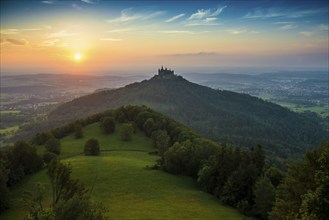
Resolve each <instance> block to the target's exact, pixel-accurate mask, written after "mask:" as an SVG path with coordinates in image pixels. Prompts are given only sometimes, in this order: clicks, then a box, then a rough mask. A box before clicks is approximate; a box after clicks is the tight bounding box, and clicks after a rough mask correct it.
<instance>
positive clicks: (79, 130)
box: [74, 124, 83, 139]
mask: <svg viewBox="0 0 329 220" xmlns="http://www.w3.org/2000/svg"><path fill="white" fill-rule="evenodd" d="M74 136H75V138H76V139H80V138H82V137H83V132H82V125H81V124H77V125H75V127H74Z"/></svg>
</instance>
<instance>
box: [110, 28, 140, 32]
mask: <svg viewBox="0 0 329 220" xmlns="http://www.w3.org/2000/svg"><path fill="white" fill-rule="evenodd" d="M133 30H134V29H132V28H122V29H113V30H108V31H106V32H107V33H126V32H130V31H133Z"/></svg>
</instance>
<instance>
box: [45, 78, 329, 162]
mask: <svg viewBox="0 0 329 220" xmlns="http://www.w3.org/2000/svg"><path fill="white" fill-rule="evenodd" d="M128 104H138V105H141V104H143V105H146V106H149V107H151V108H154V109H155V110H157V111H160V112H163V113H165V114H168V115H170V116H172V117H173V118H175V119H176V120H178V121H180V122H183V123H184V124H186V125H188V126H190V127H192V128H193V129H195V130H197V131H199V132H200V133H202V134H203V135H205V136H206V137H209V138H211V139H213V140H215V141H220V142H225V143H233V144H236V145H239V146H244V147H247V146H252V145H255V144H262V145H263V146H264V148H265V150H266V151H267V152H268V153H269V154H270V155H273V156H279V157H283V158H285V157H291V156H295V155H302V153H303V152H304V151H305V150H306V149H308V148H310V147H312V146H315V145H317V144H318V143H319V142H320V141H321V140H323V139H324V138H326V132H325V131H324V129H323V128H322V127H321V126H320V125H319V120H320V119H318V118H317V117H316V116H314V115H307V114H299V113H295V112H292V111H290V110H288V109H286V108H283V107H281V106H279V105H276V104H273V103H270V102H267V101H264V100H262V99H259V98H256V97H252V96H250V95H246V94H239V93H235V92H230V91H221V90H214V89H211V88H208V87H205V86H200V85H198V84H195V83H191V82H189V81H187V80H186V79H184V78H183V77H181V76H176V75H172V76H165V77H163V76H158V75H156V76H154V77H153V78H151V79H149V80H144V81H142V82H139V83H133V84H130V85H127V86H125V87H122V88H119V89H115V90H110V91H101V92H98V93H94V94H91V95H87V96H83V97H80V98H77V99H75V100H73V101H71V102H68V103H65V104H63V105H61V106H59V107H58V108H57V109H56V110H55V111H53V112H52V113H51V114H50V115H49V119H50V120H51V121H58V120H59V121H65V122H68V121H70V120H74V119H77V118H80V117H84V116H87V115H89V114H91V113H96V112H101V111H104V110H105V109H108V108H116V107H119V106H122V105H128Z"/></svg>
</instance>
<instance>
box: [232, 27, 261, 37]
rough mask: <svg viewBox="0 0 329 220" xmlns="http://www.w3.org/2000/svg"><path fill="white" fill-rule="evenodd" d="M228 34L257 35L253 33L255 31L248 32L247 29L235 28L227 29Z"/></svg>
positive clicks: (257, 32) (255, 32) (256, 32)
mask: <svg viewBox="0 0 329 220" xmlns="http://www.w3.org/2000/svg"><path fill="white" fill-rule="evenodd" d="M226 31H227V32H228V33H230V34H234V35H239V34H243V33H248V34H259V33H260V32H259V31H255V30H248V29H247V28H235V29H228V30H226Z"/></svg>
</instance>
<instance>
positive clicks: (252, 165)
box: [0, 106, 329, 219]
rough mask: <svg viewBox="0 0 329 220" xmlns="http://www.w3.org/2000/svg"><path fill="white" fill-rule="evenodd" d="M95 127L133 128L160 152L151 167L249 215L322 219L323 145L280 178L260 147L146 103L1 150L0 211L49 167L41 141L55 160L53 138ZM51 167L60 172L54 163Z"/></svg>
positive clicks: (93, 151)
mask: <svg viewBox="0 0 329 220" xmlns="http://www.w3.org/2000/svg"><path fill="white" fill-rule="evenodd" d="M95 122H101V126H102V129H103V130H104V132H105V133H111V132H113V129H115V126H114V127H113V124H114V123H115V122H117V123H122V124H124V125H125V126H123V127H125V129H124V130H123V131H122V138H127V137H128V138H129V134H131V132H133V130H134V128H139V129H140V130H141V131H143V132H144V133H145V135H146V136H148V137H150V138H152V140H153V145H154V148H155V150H156V151H155V152H150V153H153V154H154V153H155V154H158V155H159V158H160V159H159V160H158V161H157V163H156V164H154V166H153V169H161V170H164V171H166V172H169V173H172V174H183V175H188V176H191V177H193V178H194V179H195V180H196V181H197V182H198V184H199V186H200V188H201V189H202V190H204V191H206V192H209V193H211V194H214V195H215V196H216V197H217V198H218V199H219V200H220V201H221V202H222V203H223V204H226V205H229V206H233V207H236V208H237V209H239V210H240V211H241V212H242V213H244V214H246V215H248V216H254V217H256V218H260V219H268V218H269V217H270V218H271V219H287V218H288V219H295V218H297V219H325V213H327V211H328V207H329V206H328V195H329V194H328V190H327V189H328V178H327V177H328V175H329V170H328V158H329V155H328V152H329V151H328V149H329V145H328V143H325V144H322V145H321V146H320V147H319V148H317V149H314V150H312V151H310V152H308V153H306V156H305V160H304V161H303V162H298V163H295V164H292V165H290V166H289V170H288V173H287V174H284V173H283V172H282V171H281V170H279V169H277V168H274V167H271V166H269V165H268V164H266V163H265V160H266V157H265V152H264V149H263V147H262V146H261V145H255V146H252V147H250V148H248V149H240V148H237V147H233V146H230V145H227V144H218V143H215V142H213V141H211V140H208V139H206V138H204V137H202V136H201V135H199V134H197V133H195V132H194V131H192V130H191V129H189V128H187V127H185V126H184V125H182V124H180V123H178V122H176V121H175V120H173V119H171V118H169V117H167V116H165V115H163V114H160V113H157V112H155V111H153V110H151V109H150V108H148V107H146V106H140V107H139V106H125V107H121V108H118V109H116V110H108V111H105V112H102V113H99V114H95V115H92V116H89V117H86V118H85V119H80V120H77V121H75V122H72V123H70V124H67V125H65V126H62V127H58V128H56V129H52V130H50V131H48V132H43V133H39V134H37V135H36V136H34V137H33V138H32V139H31V140H30V141H28V142H22V141H20V142H17V143H16V144H15V145H14V146H13V147H7V148H4V149H2V150H1V155H0V156H1V157H0V159H1V160H0V161H1V164H0V165H1V166H0V167H1V172H0V174H1V177H0V181H1V182H0V187H1V190H0V193H1V198H2V199H1V204H0V207H1V210H4V209H6V208H9V207H10V204H9V200H8V196H9V191H8V187H10V186H12V185H15V184H16V183H18V182H20V181H21V180H22V179H23V178H24V176H25V175H29V174H31V173H33V172H36V171H38V170H40V169H41V168H42V167H43V166H44V165H43V164H44V163H51V162H50V161H52V160H51V159H50V160H49V159H47V158H48V157H45V155H44V158H43V160H42V158H41V157H40V156H39V155H38V154H37V153H36V148H35V145H40V144H45V146H46V148H47V150H48V151H49V152H50V153H53V154H52V156H51V157H53V158H56V156H55V155H56V154H60V150H58V148H59V149H60V144H59V143H58V142H56V141H55V140H59V139H61V138H63V137H65V136H67V135H69V134H71V133H74V134H75V136H76V138H80V137H81V135H83V134H82V133H81V127H84V126H86V125H88V124H91V123H95ZM89 142H90V143H89ZM84 152H85V154H86V155H98V154H99V148H98V145H97V140H92V139H91V140H88V142H87V143H86V145H85V148H84ZM48 155H49V153H48ZM55 160H56V159H55ZM54 166H55V167H56V166H57V167H61V165H58V164H55V165H54ZM56 169H57V168H56ZM63 169H64V168H63ZM48 172H50V171H48ZM65 202H66V201H65V200H63V204H64V206H63V207H66V208H68V209H69V208H70V207H71V206H70V205H73V204H71V203H65ZM71 202H72V201H71ZM87 204H89V203H88V202H87ZM90 205H91V206H93V204H90ZM273 206H274V208H273ZM71 208H72V207H71ZM272 208H273V209H272ZM269 213H270V215H269ZM55 214H56V213H55ZM60 214H61V213H58V214H56V215H58V216H60Z"/></svg>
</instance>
